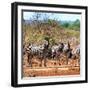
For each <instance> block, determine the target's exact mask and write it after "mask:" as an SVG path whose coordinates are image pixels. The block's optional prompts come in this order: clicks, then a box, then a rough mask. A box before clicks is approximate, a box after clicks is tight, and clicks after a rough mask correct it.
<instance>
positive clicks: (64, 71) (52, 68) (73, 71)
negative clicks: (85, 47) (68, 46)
mask: <svg viewBox="0 0 90 90" xmlns="http://www.w3.org/2000/svg"><path fill="white" fill-rule="evenodd" d="M32 61H33V62H32V67H30V65H29V64H28V62H27V58H26V57H25V56H24V61H23V77H37V76H62V75H63V76H64V75H79V74H80V65H79V64H78V59H76V60H70V59H69V61H68V65H67V64H66V60H65V59H60V60H47V61H46V67H45V66H44V61H43V62H42V66H41V67H40V64H41V62H40V60H39V59H35V58H34V59H33V60H32Z"/></svg>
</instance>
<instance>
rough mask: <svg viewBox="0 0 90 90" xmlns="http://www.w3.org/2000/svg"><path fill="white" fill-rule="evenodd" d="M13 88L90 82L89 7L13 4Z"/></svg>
mask: <svg viewBox="0 0 90 90" xmlns="http://www.w3.org/2000/svg"><path fill="white" fill-rule="evenodd" d="M11 16H12V22H11V25H12V28H11V32H12V37H11V41H12V42H11V43H12V45H11V46H12V57H11V62H12V63H11V85H12V86H14V87H20V86H39V85H55V84H70V83H71V84H72V83H73V84H74V83H87V81H88V78H87V76H88V74H87V73H88V72H87V67H88V66H87V65H88V64H87V6H70V5H56V4H41V3H24V2H14V3H12V4H11Z"/></svg>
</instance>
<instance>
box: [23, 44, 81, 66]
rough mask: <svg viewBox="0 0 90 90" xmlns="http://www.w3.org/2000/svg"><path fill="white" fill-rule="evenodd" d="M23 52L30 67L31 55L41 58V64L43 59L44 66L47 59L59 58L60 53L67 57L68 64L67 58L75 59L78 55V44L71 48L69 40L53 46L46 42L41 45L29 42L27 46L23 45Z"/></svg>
mask: <svg viewBox="0 0 90 90" xmlns="http://www.w3.org/2000/svg"><path fill="white" fill-rule="evenodd" d="M23 54H26V55H27V57H28V59H27V61H28V63H29V65H30V67H32V59H33V57H37V58H38V59H40V60H41V66H42V61H44V66H45V67H46V61H47V59H48V60H49V59H53V60H56V59H57V60H60V58H61V57H62V55H64V56H66V58H67V64H68V59H69V58H72V59H76V58H78V57H80V45H78V46H77V47H76V48H75V50H73V49H72V48H71V46H70V43H69V42H67V43H62V42H60V43H59V44H57V45H53V46H50V44H49V43H48V42H47V43H44V44H42V45H35V44H29V45H28V46H27V47H25V46H24V47H23Z"/></svg>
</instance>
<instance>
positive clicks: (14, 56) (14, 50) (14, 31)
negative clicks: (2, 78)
mask: <svg viewBox="0 0 90 90" xmlns="http://www.w3.org/2000/svg"><path fill="white" fill-rule="evenodd" d="M18 6H35V7H50V8H65V9H66V8H69V9H77V10H78V9H80V10H84V11H85V22H84V23H85V38H84V39H85V79H84V80H75V81H62V82H61V81H60V82H55V81H53V82H44V83H27V84H23V83H22V84H18V23H17V22H18ZM87 20H88V7H87V6H74V5H58V4H42V3H26V2H14V3H12V4H11V86H13V87H24V86H42V85H58V84H75V83H87V82H88V36H87V35H88V28H87V27H88V21H87Z"/></svg>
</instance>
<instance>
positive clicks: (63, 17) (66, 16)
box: [23, 11, 81, 21]
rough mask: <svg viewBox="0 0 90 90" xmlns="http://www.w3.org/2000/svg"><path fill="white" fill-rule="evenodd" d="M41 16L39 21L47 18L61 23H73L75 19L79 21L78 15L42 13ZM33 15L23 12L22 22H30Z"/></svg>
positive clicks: (33, 13) (79, 16) (32, 13)
mask: <svg viewBox="0 0 90 90" xmlns="http://www.w3.org/2000/svg"><path fill="white" fill-rule="evenodd" d="M39 13H40V14H41V16H40V20H43V18H45V17H48V18H49V19H55V20H58V21H59V20H61V21H75V20H77V19H79V20H81V15H80V14H68V13H44V12H43V13H42V12H39ZM34 15H35V12H29V11H25V12H23V18H24V20H30V19H32V18H33V16H34Z"/></svg>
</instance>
